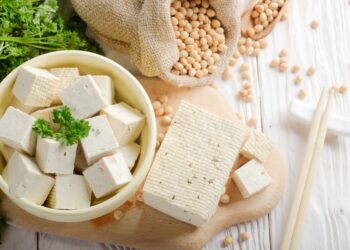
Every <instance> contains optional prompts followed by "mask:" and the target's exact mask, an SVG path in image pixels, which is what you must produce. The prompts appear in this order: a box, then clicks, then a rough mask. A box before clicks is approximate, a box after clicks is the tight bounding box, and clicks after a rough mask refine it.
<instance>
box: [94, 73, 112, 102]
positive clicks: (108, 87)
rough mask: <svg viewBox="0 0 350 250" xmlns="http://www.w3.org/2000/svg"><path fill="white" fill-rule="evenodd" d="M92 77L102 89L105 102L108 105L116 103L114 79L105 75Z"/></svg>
mask: <svg viewBox="0 0 350 250" xmlns="http://www.w3.org/2000/svg"><path fill="white" fill-rule="evenodd" d="M92 77H93V78H94V80H95V81H96V83H97V85H98V87H99V88H100V90H101V94H102V97H103V99H104V100H105V102H106V104H107V105H112V104H113V103H114V85H113V82H112V78H110V77H109V76H103V75H101V76H100V75H95V76H92Z"/></svg>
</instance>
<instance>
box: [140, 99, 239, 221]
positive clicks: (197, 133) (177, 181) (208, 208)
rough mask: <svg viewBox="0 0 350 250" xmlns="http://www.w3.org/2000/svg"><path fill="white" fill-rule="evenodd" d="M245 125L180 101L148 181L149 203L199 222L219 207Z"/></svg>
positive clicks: (173, 215)
mask: <svg viewBox="0 0 350 250" xmlns="http://www.w3.org/2000/svg"><path fill="white" fill-rule="evenodd" d="M244 136H245V127H244V126H243V125H242V124H241V123H238V122H231V121H227V120H224V119H222V118H220V117H218V116H216V115H214V114H212V113H209V112H207V111H204V110H202V109H200V108H198V107H196V106H194V105H192V104H189V103H187V102H184V101H183V102H181V104H180V106H179V109H178V111H177V113H176V114H175V117H174V119H173V121H172V124H171V126H170V128H169V130H168V132H167V134H166V136H165V138H164V140H163V142H162V145H161V147H160V149H159V151H158V153H157V156H156V158H155V160H154V163H153V166H152V168H151V170H150V173H149V175H148V177H147V179H146V182H145V185H144V188H143V194H144V201H145V203H146V204H147V205H149V206H151V207H153V208H155V209H157V210H159V211H161V212H163V213H165V214H167V215H170V216H172V217H174V218H176V219H178V220H181V221H184V222H187V223H190V224H192V225H195V226H201V225H203V224H204V223H206V222H207V221H208V220H209V219H210V218H211V217H212V215H213V214H214V213H215V210H216V208H217V206H218V203H219V199H220V196H221V193H222V190H223V189H224V187H225V184H226V182H227V180H228V178H229V173H230V171H231V169H232V166H233V164H234V162H235V160H236V159H237V157H238V155H239V150H240V148H241V146H242V144H243V138H244Z"/></svg>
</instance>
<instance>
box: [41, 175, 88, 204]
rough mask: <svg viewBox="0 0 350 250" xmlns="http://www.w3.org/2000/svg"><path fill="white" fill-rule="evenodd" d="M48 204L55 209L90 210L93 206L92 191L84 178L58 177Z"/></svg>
mask: <svg viewBox="0 0 350 250" xmlns="http://www.w3.org/2000/svg"><path fill="white" fill-rule="evenodd" d="M46 204H47V206H48V207H51V208H55V209H82V208H88V207H90V204H91V189H90V187H89V185H88V184H87V182H86V180H85V178H84V176H81V175H75V174H71V175H58V176H56V180H55V185H54V187H53V189H52V191H51V193H50V195H49V197H48V199H47V203H46Z"/></svg>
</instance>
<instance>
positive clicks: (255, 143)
mask: <svg viewBox="0 0 350 250" xmlns="http://www.w3.org/2000/svg"><path fill="white" fill-rule="evenodd" d="M274 147H275V143H274V142H273V141H272V140H271V139H270V138H269V137H267V136H266V135H264V134H263V133H261V132H259V131H257V130H255V131H253V132H252V133H251V134H250V136H249V138H248V140H247V141H246V142H245V144H244V145H243V148H242V150H241V154H242V155H244V156H245V157H246V158H248V159H255V160H258V161H260V162H262V163H263V162H265V161H266V160H267V158H268V157H269V155H270V154H271V152H272V150H273V148H274Z"/></svg>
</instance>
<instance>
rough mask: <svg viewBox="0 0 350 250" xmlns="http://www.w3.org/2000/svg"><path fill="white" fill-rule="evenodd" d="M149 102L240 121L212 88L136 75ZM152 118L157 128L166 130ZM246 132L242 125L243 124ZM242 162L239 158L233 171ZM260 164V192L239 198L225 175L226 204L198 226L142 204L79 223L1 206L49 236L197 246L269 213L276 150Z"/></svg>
mask: <svg viewBox="0 0 350 250" xmlns="http://www.w3.org/2000/svg"><path fill="white" fill-rule="evenodd" d="M140 81H141V83H142V84H143V86H144V87H145V89H146V91H147V93H148V95H149V96H150V97H151V100H156V99H158V98H159V97H160V96H163V95H166V96H168V97H169V100H168V102H167V105H170V106H171V107H173V108H174V112H176V110H177V107H178V105H179V104H180V102H181V100H186V101H188V102H190V103H192V104H195V105H197V106H200V107H201V108H203V109H205V110H208V111H211V112H213V113H215V114H217V115H219V116H221V117H223V118H225V119H229V120H235V121H236V122H240V121H239V120H238V119H237V118H236V115H235V114H234V113H233V112H232V110H231V109H230V108H229V106H228V105H227V101H226V100H225V98H223V96H222V94H221V93H220V92H219V91H218V90H217V89H216V88H213V87H210V86H205V87H198V88H192V89H190V88H177V87H174V86H172V85H169V84H166V83H164V82H163V81H161V80H159V79H156V78H140ZM159 121H160V119H158V131H162V132H164V133H166V127H165V126H162V125H161V123H160V122H159ZM247 135H248V128H247ZM246 161H247V160H246V159H244V158H243V157H240V158H239V159H238V160H237V162H236V163H235V165H234V166H233V170H234V169H236V168H237V167H239V166H240V165H242V164H243V163H245V162H246ZM264 166H265V168H266V170H267V172H268V173H269V175H270V176H271V177H272V179H273V182H272V184H271V185H270V186H269V187H267V188H266V189H265V190H264V191H263V192H261V193H259V194H257V195H254V196H253V197H251V198H249V199H245V200H244V199H243V198H242V196H241V195H240V192H239V190H238V189H237V187H236V185H235V184H234V183H233V181H232V180H231V179H229V180H228V182H227V185H226V191H227V193H228V194H229V195H230V197H231V203H230V204H228V205H220V206H219V207H218V209H217V211H216V213H215V214H214V216H213V217H212V218H211V220H210V222H209V223H207V224H205V225H204V226H203V227H201V228H196V227H194V226H192V225H189V224H186V223H183V222H180V221H178V220H176V219H174V218H172V217H169V216H167V215H165V214H163V213H160V212H158V211H157V210H155V209H153V208H151V207H149V206H147V205H145V204H144V203H142V202H137V201H135V202H132V203H131V202H128V203H127V204H125V206H123V207H122V208H121V210H122V211H124V213H125V215H124V217H123V218H122V220H120V221H116V220H114V219H113V214H108V215H106V216H103V217H102V218H98V219H96V220H93V221H87V222H83V223H57V222H50V221H47V220H43V219H40V218H36V217H34V216H31V215H29V214H28V213H26V212H24V211H23V210H21V209H20V208H18V207H16V206H15V205H14V204H13V203H12V202H10V201H9V200H8V199H7V198H5V197H4V198H3V202H2V210H3V211H4V212H5V213H6V214H7V216H8V221H9V223H10V224H12V225H15V226H18V227H22V228H26V229H31V230H34V231H40V232H45V233H52V234H55V235H61V236H68V237H74V238H79V239H85V240H94V241H98V242H106V243H117V242H118V243H120V244H123V245H126V246H132V247H136V248H140V249H149V250H162V249H168V250H172V249H174V250H176V249H188V250H195V249H201V248H202V247H203V246H205V244H206V243H207V242H208V241H209V240H210V239H211V238H212V237H213V236H214V235H215V234H217V233H218V232H220V231H221V230H223V229H224V228H227V227H229V226H231V225H233V224H237V223H241V222H246V221H249V220H254V219H257V218H259V217H261V216H264V215H265V214H267V213H269V212H270V211H271V210H272V209H273V207H274V206H275V205H276V204H277V202H278V201H279V199H280V198H281V196H282V193H283V189H284V179H285V177H284V164H283V159H282V156H281V154H280V153H279V152H278V150H277V148H276V149H274V151H273V152H272V153H271V155H270V157H269V158H268V160H267V161H266V162H264Z"/></svg>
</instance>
